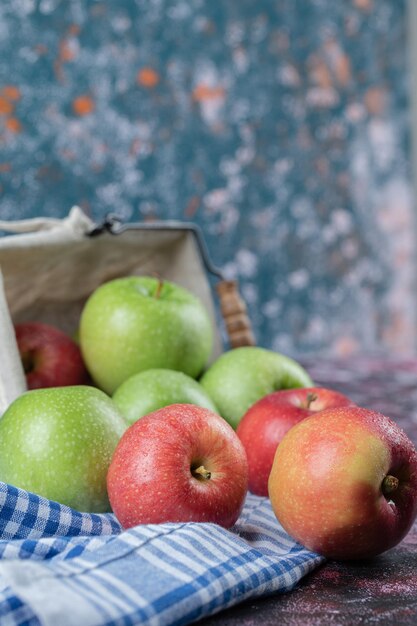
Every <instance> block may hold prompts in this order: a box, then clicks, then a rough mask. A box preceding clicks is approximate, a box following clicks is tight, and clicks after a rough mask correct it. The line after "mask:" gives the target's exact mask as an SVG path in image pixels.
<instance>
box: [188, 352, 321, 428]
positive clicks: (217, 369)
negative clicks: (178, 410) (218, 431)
mask: <svg viewBox="0 0 417 626" xmlns="http://www.w3.org/2000/svg"><path fill="white" fill-rule="evenodd" d="M200 382H201V385H202V386H203V387H204V389H205V390H206V391H207V393H208V394H209V396H210V397H211V398H212V400H213V402H214V403H215V404H216V406H217V408H218V410H219V412H220V415H221V416H222V417H224V419H226V420H227V421H228V422H229V423H230V424H231V425H232V426H233V428H236V427H237V425H238V424H239V421H240V419H241V418H242V417H243V415H244V413H246V411H247V410H248V408H249V407H250V406H252V404H254V403H255V402H257V401H258V400H260V399H261V398H262V397H263V396H266V395H267V394H269V393H272V392H273V391H278V390H280V389H293V388H296V387H312V386H313V381H312V380H311V378H310V376H309V375H308V373H307V372H306V370H305V369H304V368H303V367H301V365H300V364H299V363H297V362H296V361H294V360H293V359H291V358H289V357H288V356H285V355H283V354H279V353H278V352H273V351H272V350H267V349H265V348H257V347H254V346H247V347H246V346H245V347H242V348H235V349H234V350H229V351H228V352H225V353H224V354H222V355H221V356H220V357H219V358H218V359H217V360H216V361H215V362H214V363H213V365H212V366H211V367H210V368H209V369H208V370H207V372H206V373H205V374H204V375H203V377H202V378H201V381H200Z"/></svg>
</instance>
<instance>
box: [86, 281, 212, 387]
mask: <svg viewBox="0 0 417 626" xmlns="http://www.w3.org/2000/svg"><path fill="white" fill-rule="evenodd" d="M212 343H213V329H212V326H211V321H210V318H209V316H208V313H207V311H206V309H205V307H204V305H203V304H202V302H201V301H200V300H199V299H198V298H196V297H195V296H194V295H193V294H192V293H190V292H189V291H188V290H186V289H184V288H183V287H180V286H179V285H176V284H175V283H171V282H168V281H161V280H159V279H157V278H151V277H148V276H128V277H125V278H116V279H114V280H111V281H109V282H107V283H104V284H103V285H101V286H100V287H98V288H97V289H96V290H95V291H94V292H93V293H92V294H91V296H90V297H89V299H88V300H87V302H86V304H85V306H84V308H83V311H82V313H81V320H80V344H81V351H82V354H83V357H84V361H85V363H86V365H87V368H88V370H89V372H90V374H91V376H92V377H93V379H94V381H95V382H96V384H97V385H98V386H99V387H100V388H101V389H103V390H104V391H106V392H107V393H108V394H110V395H111V394H113V393H114V391H115V390H116V389H117V387H119V386H120V385H121V384H122V383H123V382H124V381H125V380H127V379H128V378H130V377H131V376H133V375H134V374H138V373H139V372H142V371H144V370H148V369H153V368H164V369H172V370H178V371H181V372H184V373H185V374H187V375H188V376H191V377H192V378H197V376H198V375H199V374H200V373H201V371H202V370H203V368H204V366H205V364H206V362H207V360H208V358H209V356H210V353H211V350H212Z"/></svg>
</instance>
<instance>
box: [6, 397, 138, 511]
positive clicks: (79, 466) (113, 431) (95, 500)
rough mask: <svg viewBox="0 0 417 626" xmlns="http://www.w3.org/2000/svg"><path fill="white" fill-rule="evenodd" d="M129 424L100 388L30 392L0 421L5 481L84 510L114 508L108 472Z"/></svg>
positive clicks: (9, 409)
mask: <svg viewBox="0 0 417 626" xmlns="http://www.w3.org/2000/svg"><path fill="white" fill-rule="evenodd" d="M127 427H128V424H127V422H126V420H125V419H124V417H123V416H122V415H121V414H120V412H119V410H118V409H117V408H116V406H115V404H114V402H113V401H112V400H111V398H109V397H108V396H106V394H105V393H104V392H103V391H100V390H99V389H96V388H95V387H89V386H86V385H79V386H73V387H71V386H69V387H50V388H48V389H36V390H32V391H28V392H26V393H24V394H23V395H21V396H19V397H18V398H17V399H16V400H15V401H14V402H12V404H11V405H10V406H9V407H8V409H7V410H6V411H5V413H4V414H3V416H2V418H1V420H0V480H2V481H4V482H6V483H10V484H12V485H15V486H16V487H21V488H22V489H26V490H27V491H32V492H34V493H37V494H38V495H41V496H44V497H46V498H49V499H50V500H56V501H58V502H61V503H62V504H66V505H68V506H71V507H73V508H75V509H78V510H80V511H89V512H95V513H99V512H104V511H109V510H110V505H109V501H108V497H107V488H106V476H107V471H108V467H109V465H110V461H111V458H112V455H113V452H114V449H115V448H116V445H117V443H118V442H119V439H120V437H121V436H122V434H123V433H124V431H125V430H126V428H127Z"/></svg>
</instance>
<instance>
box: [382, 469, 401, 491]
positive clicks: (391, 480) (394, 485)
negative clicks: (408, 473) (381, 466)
mask: <svg viewBox="0 0 417 626" xmlns="http://www.w3.org/2000/svg"><path fill="white" fill-rule="evenodd" d="M399 484H400V481H399V480H398V478H396V476H391V475H390V474H388V476H385V478H384V480H383V481H382V485H381V489H382V493H383V494H384V496H386V495H388V494H390V493H392V492H393V491H396V490H397V489H398V485H399Z"/></svg>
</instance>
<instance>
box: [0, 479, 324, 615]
mask: <svg viewBox="0 0 417 626" xmlns="http://www.w3.org/2000/svg"><path fill="white" fill-rule="evenodd" d="M0 537H1V539H0V624H1V625H2V626H8V625H9V624H10V625H11V624H19V625H20V626H23V625H25V626H40V625H42V626H57V625H59V626H70V625H71V626H72V625H74V626H80V625H82V626H93V625H94V626H99V625H100V626H101V625H106V626H110V625H114V626H116V625H122V624H123V625H124V626H127V625H131V624H132V625H133V624H152V625H154V626H160V625H163V624H189V623H191V622H193V621H194V620H197V619H199V618H202V617H204V616H208V615H211V614H213V613H215V612H217V611H219V610H221V609H223V608H226V607H230V606H232V605H234V604H237V603H238V602H241V601H242V600H245V599H248V598H253V597H256V596H260V595H264V594H269V593H272V592H284V591H289V590H291V589H292V588H293V587H294V586H295V585H296V584H297V582H298V581H299V580H300V578H301V577H302V576H304V575H305V574H307V572H310V571H311V570H312V569H313V568H314V567H316V566H317V565H318V564H319V563H321V562H322V558H321V557H319V556H318V555H317V554H314V553H312V552H309V551H307V550H306V549H304V548H303V547H302V546H300V545H299V544H297V543H295V542H294V541H293V540H292V539H291V538H290V537H289V536H288V535H287V534H286V533H285V532H284V531H283V529H282V528H281V527H280V525H279V524H278V522H277V520H276V519H275V516H274V514H273V512H272V510H271V506H270V503H269V500H268V499H267V498H259V497H256V496H252V495H248V497H247V500H246V503H245V506H244V509H243V512H242V514H241V516H240V518H239V520H238V522H237V524H236V525H235V526H234V527H233V529H232V530H231V531H227V530H224V529H223V528H220V527H219V526H217V525H215V524H206V523H204V524H197V523H187V524H184V523H181V524H172V523H170V524H151V525H143V526H136V527H135V528H131V529H129V530H127V531H122V529H121V527H120V525H119V523H118V522H117V520H116V518H115V517H114V516H113V515H111V514H105V515H91V514H87V513H79V512H77V511H74V510H72V509H70V508H68V507H66V506H63V505H61V504H58V503H56V502H51V501H49V500H46V499H45V498H41V497H39V496H36V495H34V494H31V493H28V492H26V491H23V490H21V489H16V488H15V487H12V486H10V485H6V484H5V483H1V482H0Z"/></svg>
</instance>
